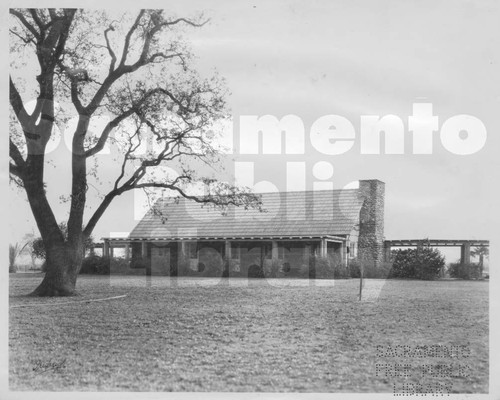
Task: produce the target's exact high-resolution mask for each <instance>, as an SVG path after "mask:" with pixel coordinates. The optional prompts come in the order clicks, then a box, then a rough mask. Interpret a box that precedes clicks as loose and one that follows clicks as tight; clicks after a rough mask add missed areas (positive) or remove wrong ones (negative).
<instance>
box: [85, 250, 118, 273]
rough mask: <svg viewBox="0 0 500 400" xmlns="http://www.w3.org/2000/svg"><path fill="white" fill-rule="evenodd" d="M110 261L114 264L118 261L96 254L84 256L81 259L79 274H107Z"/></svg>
mask: <svg viewBox="0 0 500 400" xmlns="http://www.w3.org/2000/svg"><path fill="white" fill-rule="evenodd" d="M111 262H113V263H114V264H115V263H117V262H120V261H117V259H110V258H109V257H100V256H96V255H93V256H88V257H85V258H84V259H83V261H82V268H81V269H80V274H95V275H109V273H110V263H111Z"/></svg>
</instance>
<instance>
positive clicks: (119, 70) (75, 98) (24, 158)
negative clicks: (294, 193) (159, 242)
mask: <svg viewBox="0 0 500 400" xmlns="http://www.w3.org/2000/svg"><path fill="white" fill-rule="evenodd" d="M10 14H11V17H12V18H11V20H12V23H11V27H10V35H11V51H12V52H16V57H12V59H13V60H14V61H13V63H12V67H11V77H10V106H11V124H10V175H11V179H12V181H13V182H15V183H16V184H18V185H20V186H21V187H22V188H23V189H24V190H25V192H26V195H27V198H28V201H29V204H30V207H31V210H32V212H33V215H34V218H35V221H36V224H37V226H38V229H39V231H40V234H41V237H42V239H43V243H44V247H45V250H46V256H47V260H46V261H47V272H46V274H45V277H44V279H43V281H42V282H41V284H40V285H39V286H38V287H37V288H36V289H35V290H34V292H33V295H38V296H64V295H73V294H75V285H76V280H77V276H78V273H79V270H80V268H81V262H82V258H83V249H84V245H83V244H84V242H85V240H86V239H87V238H88V237H89V236H90V235H91V233H92V231H93V229H94V228H95V226H96V224H97V222H98V221H99V219H100V218H101V216H102V215H103V213H104V212H105V211H106V209H107V208H108V207H109V205H110V204H111V203H112V201H113V200H114V199H115V198H116V197H117V196H120V195H121V194H123V193H124V192H126V191H129V190H133V189H151V188H165V189H170V190H173V191H176V192H177V193H178V194H179V195H180V196H184V197H186V198H189V199H192V200H193V201H197V202H200V203H208V204H215V205H218V206H227V205H235V206H243V207H260V199H259V197H258V196H256V195H254V194H251V193H248V192H247V191H246V190H244V189H241V188H237V187H234V186H232V185H230V184H227V183H223V182H219V181H217V180H216V179H212V178H207V177H203V176H198V175H197V174H196V173H195V171H194V170H193V168H190V167H189V160H193V159H195V160H198V161H201V162H203V163H206V164H207V165H213V163H214V162H216V161H217V158H218V155H219V153H218V150H217V148H216V146H214V144H213V142H212V136H211V134H208V133H207V131H208V130H209V128H210V127H211V126H213V123H214V122H215V121H220V120H222V119H224V118H226V117H227V110H226V103H225V96H226V90H225V88H224V85H223V82H222V80H221V79H219V78H218V77H217V76H216V75H215V76H212V77H210V78H208V79H202V78H200V77H199V74H198V73H197V72H196V71H195V70H194V69H193V68H192V56H191V54H190V52H189V50H188V48H187V46H186V43H185V41H184V40H183V39H182V29H186V28H189V29H191V28H199V27H201V26H203V25H204V24H205V23H206V22H207V21H206V20H205V19H204V18H203V16H202V15H200V16H198V17H195V18H192V19H189V18H184V17H175V16H166V15H165V13H164V12H163V11H162V10H141V11H140V12H139V13H137V15H133V16H130V15H127V14H124V15H122V16H120V17H115V16H113V18H112V17H111V16H110V15H109V14H107V13H106V12H102V11H88V10H76V9H47V10H42V9H11V10H10ZM24 59H27V61H23V62H18V60H24ZM33 62H34V63H35V64H36V67H37V69H38V74H37V75H36V77H35V76H30V74H31V75H33V73H32V71H33V68H32V67H31V68H30V65H32V64H33ZM30 63H31V64H30ZM31 77H33V78H36V83H34V82H35V80H34V79H32V80H31V81H28V78H31ZM31 83H34V85H31ZM30 85H31V86H33V87H34V90H33V96H34V98H36V104H35V105H34V109H33V111H30V110H28V108H27V107H26V98H27V96H29V94H30V93H29V88H30V87H31V86H30ZM20 88H22V89H23V90H20ZM23 98H24V100H23ZM66 105H69V107H66ZM70 108H71V109H70ZM70 113H73V115H74V114H77V123H76V128H75V130H74V133H73V134H72V149H71V165H64V166H61V167H64V168H71V174H72V183H71V189H70V192H69V193H70V195H69V197H68V202H69V217H68V220H67V228H68V232H67V237H65V235H64V234H63V232H61V229H60V227H59V225H58V222H57V221H56V217H55V214H54V212H53V209H52V208H51V205H50V204H49V201H48V199H47V196H46V193H45V182H44V167H45V163H46V160H45V155H46V149H47V143H48V141H49V139H50V138H51V135H53V132H54V128H55V126H56V125H57V126H59V125H64V124H65V123H66V122H67V120H68V118H69V117H68V115H70ZM103 115H108V116H109V115H112V117H111V118H110V119H109V122H107V123H106V125H105V126H104V128H103V129H101V130H100V131H99V132H91V130H90V129H89V125H90V123H91V118H93V117H96V116H103ZM150 137H152V138H153V145H154V146H153V148H151V146H152V143H151V141H149V138H150ZM112 141H113V146H114V149H115V150H116V151H120V155H121V162H120V165H119V167H118V169H117V177H116V180H115V181H114V183H113V185H112V188H111V190H110V191H109V192H107V193H106V194H105V195H104V196H103V197H102V202H101V203H100V205H99V206H98V207H97V208H96V209H95V210H92V212H91V213H90V215H89V217H88V220H85V217H86V216H85V215H84V210H85V206H86V202H87V190H88V178H89V176H90V175H96V174H97V172H96V169H95V168H98V166H97V165H94V166H89V164H90V163H89V160H91V159H92V158H94V157H95V156H96V155H97V154H99V152H101V151H102V150H103V149H104V148H105V147H106V146H109V144H110V143H111V142H112ZM146 144H148V146H147V149H148V150H147V151H144V146H145V145H146ZM174 163H175V165H176V168H177V169H178V170H179V169H180V173H179V174H178V176H175V177H169V176H166V175H165V174H158V173H155V170H158V169H159V168H161V167H162V166H165V165H173V164H174ZM199 180H201V181H203V183H204V184H205V187H206V191H205V195H204V196H193V195H189V194H188V192H187V191H186V189H185V188H186V185H188V184H189V183H191V182H195V181H199Z"/></svg>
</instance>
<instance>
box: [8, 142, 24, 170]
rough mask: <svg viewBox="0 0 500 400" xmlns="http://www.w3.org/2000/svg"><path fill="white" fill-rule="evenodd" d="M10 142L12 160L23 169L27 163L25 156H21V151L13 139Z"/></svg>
mask: <svg viewBox="0 0 500 400" xmlns="http://www.w3.org/2000/svg"><path fill="white" fill-rule="evenodd" d="M9 141H10V143H9V156H10V157H11V158H12V160H14V162H15V163H16V165H17V166H18V167H20V168H23V167H24V165H25V161H24V158H23V155H22V154H21V151H19V149H18V147H17V146H16V145H15V143H14V142H13V141H12V140H11V139H9Z"/></svg>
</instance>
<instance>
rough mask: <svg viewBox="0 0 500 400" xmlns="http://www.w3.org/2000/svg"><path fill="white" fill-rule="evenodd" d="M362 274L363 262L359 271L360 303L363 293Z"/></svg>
mask: <svg viewBox="0 0 500 400" xmlns="http://www.w3.org/2000/svg"><path fill="white" fill-rule="evenodd" d="M363 273H364V267H363V262H361V265H360V271H359V301H361V295H362V293H363Z"/></svg>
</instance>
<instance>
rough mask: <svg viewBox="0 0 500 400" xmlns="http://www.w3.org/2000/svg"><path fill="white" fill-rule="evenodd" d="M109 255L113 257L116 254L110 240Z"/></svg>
mask: <svg viewBox="0 0 500 400" xmlns="http://www.w3.org/2000/svg"><path fill="white" fill-rule="evenodd" d="M109 256H110V257H111V258H113V257H114V256H115V253H114V251H113V243H112V242H109Z"/></svg>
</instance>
